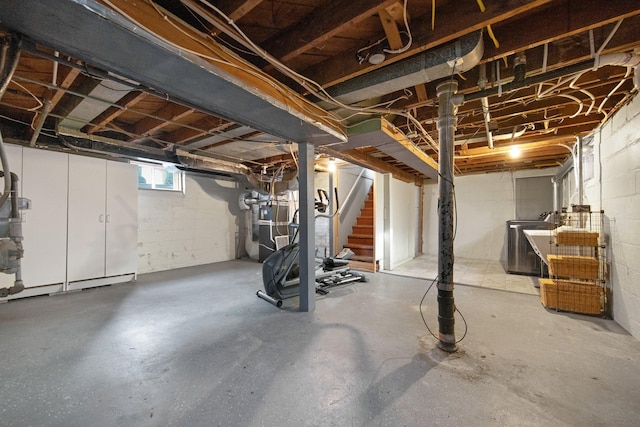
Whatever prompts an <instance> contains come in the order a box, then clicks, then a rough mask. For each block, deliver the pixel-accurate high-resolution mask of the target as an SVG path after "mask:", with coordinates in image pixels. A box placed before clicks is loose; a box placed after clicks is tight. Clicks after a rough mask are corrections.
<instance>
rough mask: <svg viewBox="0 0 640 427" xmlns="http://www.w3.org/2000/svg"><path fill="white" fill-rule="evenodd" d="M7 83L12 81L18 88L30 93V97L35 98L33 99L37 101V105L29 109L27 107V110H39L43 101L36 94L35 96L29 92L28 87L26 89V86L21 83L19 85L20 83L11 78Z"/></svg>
mask: <svg viewBox="0 0 640 427" xmlns="http://www.w3.org/2000/svg"><path fill="white" fill-rule="evenodd" d="M9 83H13V84H14V85H16V86H18V87H19V88H20V89H22V90H24V91H25V92H27V93H28V94H29V95H31V97H32V98H33V99H35V101H36V102H37V103H38V105H37V106H35V107H31V108H29V109H27V111H36V110H39V109H40V108H42V106H43V105H44V104H43V102H42V101H41V100H40V98H38V97H37V96H35V95H34V94H33V92H31V91H30V90H29V89H27V88H26V87H24V86H23V85H21V84H20V83H18V82H17V81H15V80H11V81H10V82H9Z"/></svg>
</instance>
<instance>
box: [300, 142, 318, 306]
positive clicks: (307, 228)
mask: <svg viewBox="0 0 640 427" xmlns="http://www.w3.org/2000/svg"><path fill="white" fill-rule="evenodd" d="M298 157H299V163H300V168H299V171H298V179H299V180H300V187H299V188H300V198H299V199H300V211H299V220H300V255H299V257H298V261H299V263H300V311H306V312H312V311H314V310H315V309H316V278H315V246H316V243H315V237H316V236H315V222H314V218H313V216H314V215H313V214H314V208H315V205H314V200H315V199H314V194H313V190H314V188H313V187H314V181H313V162H314V152H313V144H310V143H308V142H304V143H299V144H298Z"/></svg>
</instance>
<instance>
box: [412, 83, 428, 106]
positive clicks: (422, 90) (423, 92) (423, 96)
mask: <svg viewBox="0 0 640 427" xmlns="http://www.w3.org/2000/svg"><path fill="white" fill-rule="evenodd" d="M415 88H416V96H417V97H418V102H425V101H426V100H427V99H429V97H428V96H427V86H425V85H424V84H420V85H417V86H415Z"/></svg>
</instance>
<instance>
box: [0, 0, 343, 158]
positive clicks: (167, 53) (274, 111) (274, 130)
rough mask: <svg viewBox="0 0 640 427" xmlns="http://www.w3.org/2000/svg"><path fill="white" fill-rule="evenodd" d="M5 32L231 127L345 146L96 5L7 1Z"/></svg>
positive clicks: (333, 133) (338, 137) (1, 17)
mask: <svg viewBox="0 0 640 427" xmlns="http://www.w3.org/2000/svg"><path fill="white" fill-rule="evenodd" d="M0 25H2V26H4V27H6V28H9V29H11V30H13V31H16V32H19V33H22V34H24V35H26V36H27V37H29V38H31V39H33V40H34V41H37V42H39V43H42V44H43V45H45V46H49V47H51V48H53V49H55V50H58V51H60V52H64V54H66V55H71V56H73V57H75V58H77V59H80V60H82V61H86V62H87V63H90V64H92V65H94V66H97V67H101V68H103V69H105V70H109V71H112V72H115V73H117V74H119V75H121V76H124V77H126V78H128V79H132V80H134V81H136V82H139V83H141V84H143V85H146V86H148V87H152V88H157V89H158V90H162V91H164V92H166V93H167V94H168V96H170V97H171V98H175V99H176V100H188V101H189V102H190V103H191V104H192V105H196V106H198V107H199V108H200V109H201V110H202V111H205V112H209V113H212V114H214V115H216V116H219V117H222V118H225V119H227V120H230V121H232V122H237V123H241V124H244V125H247V126H251V127H252V128H254V129H256V130H259V131H262V132H265V133H268V134H271V135H275V136H279V137H282V138H284V139H287V140H290V141H296V142H302V141H309V142H313V143H314V144H319V145H321V144H329V143H336V142H342V141H343V140H344V136H343V135H342V134H341V131H339V130H336V129H333V128H330V127H329V126H327V125H325V124H323V123H320V122H319V121H318V120H317V119H314V118H312V117H309V116H307V115H306V114H304V113H302V112H301V111H299V110H296V109H294V108H292V107H291V106H290V105H286V104H285V103H283V102H282V101H281V100H280V99H276V98H275V97H272V96H270V95H269V94H267V93H265V92H263V91H261V90H260V89H258V88H256V87H254V86H252V85H250V84H248V83H247V82H244V81H243V80H241V79H240V78H238V77H237V76H234V75H231V74H230V73H228V72H226V71H225V70H223V69H222V68H220V67H217V66H216V65H214V64H213V63H211V62H208V61H205V60H204V59H202V58H200V57H198V56H196V55H193V54H191V53H188V52H186V51H184V50H182V49H179V48H177V47H175V46H173V45H171V44H169V43H167V42H165V41H164V40H162V39H160V38H159V37H157V36H156V35H154V34H152V33H150V32H148V31H146V30H145V29H143V28H141V27H140V25H138V24H136V23H133V22H131V21H129V20H127V19H126V18H124V17H123V16H121V15H119V14H118V13H116V12H115V11H113V10H111V9H109V8H107V7H105V6H103V5H102V4H100V3H99V2H97V1H96V0H2V1H0ZM105 34H108V35H109V37H105Z"/></svg>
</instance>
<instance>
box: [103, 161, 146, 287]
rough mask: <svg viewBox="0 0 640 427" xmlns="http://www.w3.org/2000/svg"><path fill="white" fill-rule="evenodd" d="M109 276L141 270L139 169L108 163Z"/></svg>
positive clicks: (107, 260) (107, 263)
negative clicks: (139, 263)
mask: <svg viewBox="0 0 640 427" xmlns="http://www.w3.org/2000/svg"><path fill="white" fill-rule="evenodd" d="M106 212H107V217H106V218H107V234H106V263H105V267H106V275H107V276H116V275H120V274H129V273H135V272H137V271H138V256H137V249H138V168H137V166H136V165H131V164H128V163H118V162H107V211H106Z"/></svg>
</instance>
